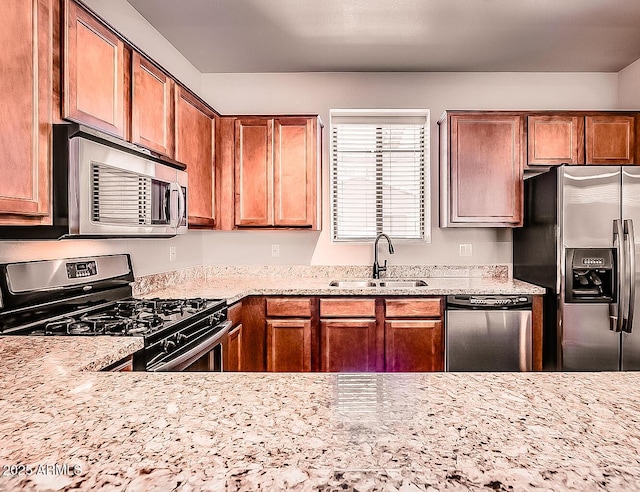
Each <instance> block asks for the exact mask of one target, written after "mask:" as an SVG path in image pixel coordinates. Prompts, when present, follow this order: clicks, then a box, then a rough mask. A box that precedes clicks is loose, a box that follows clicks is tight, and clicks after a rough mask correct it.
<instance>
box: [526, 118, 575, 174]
mask: <svg viewBox="0 0 640 492" xmlns="http://www.w3.org/2000/svg"><path fill="white" fill-rule="evenodd" d="M527 123H528V125H527V138H528V160H527V163H528V165H529V166H532V165H538V164H542V165H547V166H548V165H550V164H584V118H582V117H578V116H562V115H532V116H529V117H528V122H527Z"/></svg>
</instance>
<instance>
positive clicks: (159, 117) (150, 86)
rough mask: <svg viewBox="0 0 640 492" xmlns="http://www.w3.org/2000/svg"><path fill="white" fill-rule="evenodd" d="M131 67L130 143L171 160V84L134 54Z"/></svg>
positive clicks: (160, 73)
mask: <svg viewBox="0 0 640 492" xmlns="http://www.w3.org/2000/svg"><path fill="white" fill-rule="evenodd" d="M132 65H133V68H132V74H131V77H132V81H131V84H132V86H133V94H132V96H131V141H132V142H133V143H136V144H139V145H142V146H144V147H147V148H148V149H151V150H155V151H156V152H158V153H160V154H164V155H166V156H169V157H173V151H174V140H175V139H174V136H173V132H174V125H173V119H174V116H173V111H174V104H173V80H172V79H171V78H170V77H169V76H167V75H166V74H165V73H164V72H163V71H162V70H160V69H159V68H158V67H156V66H155V65H154V64H153V63H151V62H150V61H149V60H147V59H146V58H144V57H142V56H141V55H140V54H139V53H137V52H134V53H133V56H132Z"/></svg>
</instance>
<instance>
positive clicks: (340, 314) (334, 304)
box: [320, 299, 376, 318]
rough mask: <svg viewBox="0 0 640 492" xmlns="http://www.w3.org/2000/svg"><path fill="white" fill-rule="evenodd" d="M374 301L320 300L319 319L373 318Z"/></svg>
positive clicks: (374, 312) (374, 313)
mask: <svg viewBox="0 0 640 492" xmlns="http://www.w3.org/2000/svg"><path fill="white" fill-rule="evenodd" d="M375 315H376V301H375V300H374V299H320V317H322V318H330V317H332V318H354V317H358V316H364V317H372V318H373V317H375Z"/></svg>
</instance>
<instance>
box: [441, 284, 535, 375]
mask: <svg viewBox="0 0 640 492" xmlns="http://www.w3.org/2000/svg"><path fill="white" fill-rule="evenodd" d="M531 303H532V297H531V296H526V295H501V296H494V295H455V296H447V300H446V313H445V370H446V371H496V372H499V371H510V372H514V371H530V370H531V365H532V362H531V360H532V355H531Z"/></svg>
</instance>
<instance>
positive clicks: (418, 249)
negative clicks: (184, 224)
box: [0, 0, 640, 275]
mask: <svg viewBox="0 0 640 492" xmlns="http://www.w3.org/2000/svg"><path fill="white" fill-rule="evenodd" d="M85 2H86V3H87V4H88V5H89V6H90V7H91V8H92V9H94V10H95V11H96V12H97V13H98V14H99V15H101V16H102V17H104V18H105V19H106V20H107V21H108V22H110V23H111V24H112V25H113V26H114V27H116V29H118V30H120V31H121V32H122V33H123V34H124V35H125V36H126V37H127V38H128V39H130V40H131V41H132V42H133V43H134V44H136V45H137V46H139V47H140V49H142V50H143V51H145V52H146V53H147V54H149V55H150V56H151V57H153V58H154V59H155V60H156V61H158V62H159V63H160V64H162V65H163V66H165V67H166V68H167V69H168V70H169V71H170V72H172V73H173V74H174V75H175V76H176V78H178V79H179V80H180V81H182V82H183V83H185V84H186V85H188V86H189V87H190V88H191V89H192V90H194V91H195V92H196V93H198V94H200V95H201V96H202V97H204V98H205V99H206V100H207V101H208V102H209V103H210V104H211V105H212V106H213V107H214V108H215V109H217V110H218V111H220V112H221V113H223V114H225V113H226V114H241V113H246V114H261V113H262V114H267V113H318V114H320V115H321V116H322V118H323V120H324V121H325V124H326V125H327V126H328V124H329V119H328V112H329V109H330V108H428V109H430V110H431V132H432V134H431V147H432V148H431V161H432V162H431V169H432V171H431V190H432V199H431V203H430V209H431V210H430V216H431V217H432V242H431V243H430V244H423V243H422V244H421V243H418V244H416V243H410V244H406V243H405V244H402V243H397V244H396V254H395V255H394V256H393V257H392V258H391V261H392V262H394V263H422V264H463V263H509V262H510V261H511V233H510V231H509V230H496V229H466V230H465V229H457V230H454V229H448V230H444V229H439V228H438V227H437V225H438V224H437V215H438V214H437V210H438V209H437V203H438V202H437V198H438V196H437V181H438V174H437V147H436V143H437V133H436V121H437V118H438V117H439V115H440V113H441V112H442V111H443V110H444V109H585V108H589V109H611V108H616V107H617V104H618V90H619V88H618V76H617V74H589V73H584V74H580V73H577V74H576V73H566V74H564V73H561V74H554V73H530V74H526V73H337V74H325V73H310V74H253V75H247V74H205V75H202V76H201V74H200V73H199V72H198V71H197V70H196V69H195V68H194V67H193V65H191V64H190V63H189V62H188V61H187V60H186V59H185V58H184V57H183V56H182V55H181V54H180V53H179V52H178V51H177V50H176V49H175V48H174V47H173V46H172V45H171V44H170V43H169V42H168V41H167V40H166V39H165V38H163V37H162V36H161V35H160V34H159V33H158V32H157V31H156V30H155V29H154V28H153V27H152V26H151V25H150V24H149V23H148V22H147V21H146V20H145V19H144V18H143V17H142V16H141V15H140V14H139V13H138V12H137V11H136V10H135V9H133V7H132V6H131V5H130V4H129V3H127V2H126V0H85ZM630 68H632V67H630ZM639 70H640V69H639ZM622 75H625V76H624V77H622ZM623 80H624V81H628V83H626V82H625V84H624V87H623V84H622V81H623ZM639 80H640V76H639V75H638V73H637V70H635V69H634V70H633V73H632V71H629V72H628V77H627V76H626V70H625V71H623V72H621V84H620V91H621V92H622V91H623V90H624V92H625V94H627V93H628V95H629V96H628V98H629V99H631V100H632V99H633V97H635V101H638V96H637V94H638V93H639V92H640V91H633V90H632V89H631V87H637V86H638V83H637V82H638V81H639ZM627 86H629V87H630V88H629V89H627V88H626V87H627ZM632 96H633V97H632ZM621 99H622V98H621ZM625 104H627V103H625ZM628 104H632V103H628ZM633 104H634V107H636V108H638V107H640V104H638V103H636V102H633ZM324 135H325V152H324V163H323V169H324V183H327V182H328V180H327V164H328V143H327V142H328V138H327V137H328V128H327V129H325V133H324ZM323 202H324V204H325V207H324V225H325V230H324V231H322V232H320V233H318V232H310V231H278V232H269V231H255V232H235V231H234V232H215V231H211V232H209V231H207V232H198V231H190V232H189V233H188V234H187V235H186V236H184V237H179V238H172V239H135V240H122V239H110V240H102V241H98V240H63V241H46V242H45V241H35V242H34V241H28V242H27V241H13V242H0V262H7V261H21V260H29V259H45V258H59V257H71V256H85V255H94V254H111V253H121V252H129V253H131V255H132V258H133V263H134V269H135V271H136V274H138V275H144V274H149V273H155V272H160V271H167V270H173V269H176V268H183V267H187V266H192V265H199V264H202V263H204V264H212V263H217V264H221V263H228V264H243V263H244V264H261V263H274V264H278V263H283V264H285V263H286V264H310V263H314V264H351V263H359V264H368V263H370V262H371V261H372V248H371V246H370V245H338V244H333V243H331V241H330V239H329V228H328V225H329V222H328V213H329V210H328V207H327V206H326V204H328V189H325V191H324V196H323ZM460 243H472V244H473V252H474V255H473V256H472V257H469V258H461V257H459V256H458V244H460ZM271 244H279V245H280V256H279V257H277V258H273V257H272V256H271ZM172 245H175V246H176V248H177V261H176V262H173V263H169V261H168V257H169V247H170V246H172Z"/></svg>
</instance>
